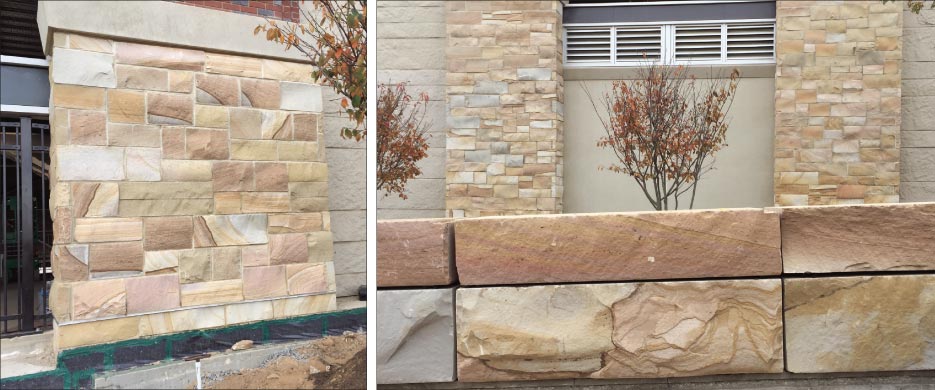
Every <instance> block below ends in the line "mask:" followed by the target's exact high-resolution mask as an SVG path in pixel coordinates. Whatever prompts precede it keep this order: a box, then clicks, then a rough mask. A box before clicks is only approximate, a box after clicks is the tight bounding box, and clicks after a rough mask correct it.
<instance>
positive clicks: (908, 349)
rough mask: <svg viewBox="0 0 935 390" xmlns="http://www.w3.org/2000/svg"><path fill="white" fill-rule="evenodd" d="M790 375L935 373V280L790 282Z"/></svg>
mask: <svg viewBox="0 0 935 390" xmlns="http://www.w3.org/2000/svg"><path fill="white" fill-rule="evenodd" d="M784 284H785V292H784V300H783V306H784V310H785V334H786V367H787V369H788V370H789V371H790V372H795V373H807V372H856V371H902V370H932V369H935V333H933V329H935V324H933V318H935V275H931V274H928V275H877V276H854V277H835V278H807V279H798V278H788V279H785V281H784Z"/></svg>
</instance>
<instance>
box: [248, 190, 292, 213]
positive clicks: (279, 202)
mask: <svg viewBox="0 0 935 390" xmlns="http://www.w3.org/2000/svg"><path fill="white" fill-rule="evenodd" d="M241 209H242V210H243V212H245V213H284V212H288V211H289V193H287V192H245V193H243V195H242V196H241Z"/></svg>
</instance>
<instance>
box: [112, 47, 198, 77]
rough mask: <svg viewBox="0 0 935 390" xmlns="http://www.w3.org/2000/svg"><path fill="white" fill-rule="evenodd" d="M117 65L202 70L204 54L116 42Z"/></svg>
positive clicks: (195, 51) (194, 51)
mask: <svg viewBox="0 0 935 390" xmlns="http://www.w3.org/2000/svg"><path fill="white" fill-rule="evenodd" d="M117 63H118V64H129V65H140V66H151V67H155V68H167V69H176V70H198V71H200V70H202V69H203V68H204V63H205V53H204V52H203V51H201V50H188V49H177V48H171V47H164V46H152V45H143V44H137V43H127V42H117Z"/></svg>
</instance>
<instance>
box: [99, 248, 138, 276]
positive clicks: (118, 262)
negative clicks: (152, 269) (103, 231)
mask: <svg viewBox="0 0 935 390" xmlns="http://www.w3.org/2000/svg"><path fill="white" fill-rule="evenodd" d="M89 252H90V254H89V264H90V265H91V272H92V273H95V272H120V271H143V262H144V256H143V243H142V242H140V241H130V242H111V243H103V244H91V245H90V251H89Z"/></svg>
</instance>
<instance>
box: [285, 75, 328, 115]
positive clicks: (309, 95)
mask: <svg viewBox="0 0 935 390" xmlns="http://www.w3.org/2000/svg"><path fill="white" fill-rule="evenodd" d="M279 88H280V92H281V101H280V107H281V108H282V109H283V110H293V111H309V112H321V108H322V104H321V86H318V85H315V84H306V83H290V82H282V83H281V84H280V87H279Z"/></svg>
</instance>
